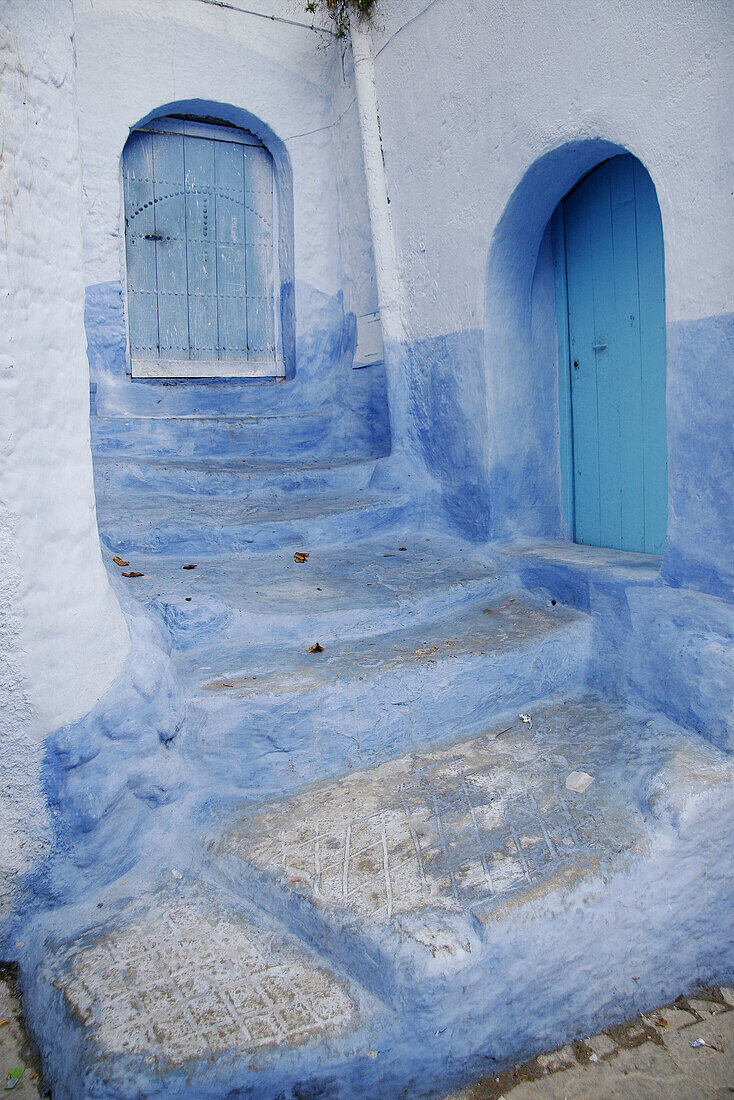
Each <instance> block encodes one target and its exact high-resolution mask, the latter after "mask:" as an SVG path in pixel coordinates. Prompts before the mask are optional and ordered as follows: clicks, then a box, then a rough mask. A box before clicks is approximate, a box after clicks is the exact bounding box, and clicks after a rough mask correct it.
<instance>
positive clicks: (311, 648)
mask: <svg viewBox="0 0 734 1100" xmlns="http://www.w3.org/2000/svg"><path fill="white" fill-rule="evenodd" d="M306 652H307V653H323V652H324V647H323V646H322V645H319V643H318V642H314V644H313V645H310V646H309V647H308V649H307V650H306Z"/></svg>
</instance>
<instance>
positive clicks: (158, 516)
mask: <svg viewBox="0 0 734 1100" xmlns="http://www.w3.org/2000/svg"><path fill="white" fill-rule="evenodd" d="M404 515H405V502H404V501H403V500H402V499H399V498H397V497H395V496H393V495H389V494H384V493H376V492H371V491H370V490H368V489H361V490H360V489H357V490H356V491H355V492H351V493H323V494H320V495H319V496H318V497H315V496H314V497H305V496H302V495H301V496H299V497H296V498H295V499H293V500H287V499H286V500H284V499H282V498H278V499H275V500H267V499H266V500H254V501H248V500H239V499H236V498H221V497H219V498H216V497H215V498H212V497H208V498H197V499H185V498H181V497H170V496H165V495H158V494H150V495H148V496H146V497H140V498H136V499H127V500H124V501H120V502H118V501H116V500H113V499H109V498H107V499H102V500H101V501H100V502H99V504H98V507H97V517H98V522H99V528H100V532H101V535H102V538H103V540H104V542H105V543H106V544H107V546H108V547H110V549H112V550H113V551H114V552H115V554H116V555H118V556H119V555H123V556H125V557H127V556H128V555H129V554H133V553H149V554H161V555H171V556H174V557H176V556H181V555H184V556H187V557H191V556H192V555H194V556H196V555H213V554H221V553H227V552H237V553H240V554H243V553H250V554H253V553H265V552H267V551H271V550H275V549H280V548H282V547H292V548H293V549H294V550H296V549H300V548H301V547H308V546H319V545H324V544H328V543H333V542H342V541H343V542H346V543H350V542H352V541H358V540H359V539H363V538H366V537H369V536H370V535H371V536H373V537H374V535H375V533H377V532H379V531H384V530H386V529H388V528H390V527H392V526H393V525H394V524H395V523H396V522H397V521H398V520H399V519H400V518H403V517H404Z"/></svg>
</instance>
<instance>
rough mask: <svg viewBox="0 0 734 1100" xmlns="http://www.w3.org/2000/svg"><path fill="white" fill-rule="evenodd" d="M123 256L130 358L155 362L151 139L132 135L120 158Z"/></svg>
mask: <svg viewBox="0 0 734 1100" xmlns="http://www.w3.org/2000/svg"><path fill="white" fill-rule="evenodd" d="M123 189H124V193H125V256H126V260H127V318H128V329H129V333H130V355H131V357H132V358H136V357H138V356H141V357H143V358H146V359H156V358H158V356H159V354H160V352H159V347H158V280H157V276H156V257H155V244H154V242H152V241H150V240H148V239H147V238H148V237H149V236H152V235H153V234H154V233H155V207H154V203H153V200H154V197H155V195H154V186H153V138H152V136H151V135H150V134H141V133H133V134H131V135H130V138H129V139H128V142H127V145H126V146H125V151H124V154H123Z"/></svg>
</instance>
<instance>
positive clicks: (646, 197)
mask: <svg viewBox="0 0 734 1100" xmlns="http://www.w3.org/2000/svg"><path fill="white" fill-rule="evenodd" d="M634 183H635V197H636V214H637V221H636V228H637V242H638V271H639V299H640V348H641V353H642V364H643V371H642V446H643V461H644V476H645V504H644V507H645V546H644V548H645V550H646V552H647V553H649V554H662V552H663V550H664V549H665V536H666V532H667V522H668V469H667V465H668V463H667V457H668V440H667V417H666V405H665V400H666V397H665V385H666V383H665V376H666V346H665V344H666V332H665V261H664V256H663V227H662V221H661V218H660V208H659V206H658V201H657V196H656V194H655V187H654V185H653V182H652V180H651V179H650V176H649V175H648V173H647V172H646V171H645V169H644V168H643V166H642V165H641V164H640V163H639V162H635V165H634Z"/></svg>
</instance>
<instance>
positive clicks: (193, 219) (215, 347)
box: [123, 119, 279, 377]
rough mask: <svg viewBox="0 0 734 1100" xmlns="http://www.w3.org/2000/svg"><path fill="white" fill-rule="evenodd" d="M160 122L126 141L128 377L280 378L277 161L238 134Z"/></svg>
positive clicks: (252, 140)
mask: <svg viewBox="0 0 734 1100" xmlns="http://www.w3.org/2000/svg"><path fill="white" fill-rule="evenodd" d="M220 129H221V128H215V127H208V126H204V125H202V124H196V123H184V122H182V121H181V120H177V119H171V120H161V119H159V120H156V122H154V123H152V124H151V125H150V126H149V127H146V128H144V129H141V130H138V131H136V132H135V133H133V134H132V135H131V137H130V139H129V141H128V143H127V145H126V147H125V153H124V159H123V179H124V189H125V234H126V250H127V275H128V317H129V330H130V350H131V359H132V364H133V373H134V374H143V375H167V376H176V375H184V376H200V375H201V376H207V377H211V376H216V375H220V376H224V375H232V374H270V375H273V374H277V373H279V371H278V369H277V366H276V347H275V312H274V259H275V256H274V239H273V166H272V160H271V157H270V154H269V153H268V151H267V149H265V147H264V146H263V145H262V144H261V143H259V142H258V141H257V139H256V138H254V137H253V136H252V135H246V134H245V133H244V132H242V133H241V134H239V136H238V137H236V138H235V134H236V133H239V132H233V131H230V130H228V129H227V130H222V132H221V133H219V132H217V133H216V134H215V136H209V135H211V134H212V133H213V132H214V131H215V130H217V131H218V130H220Z"/></svg>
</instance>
